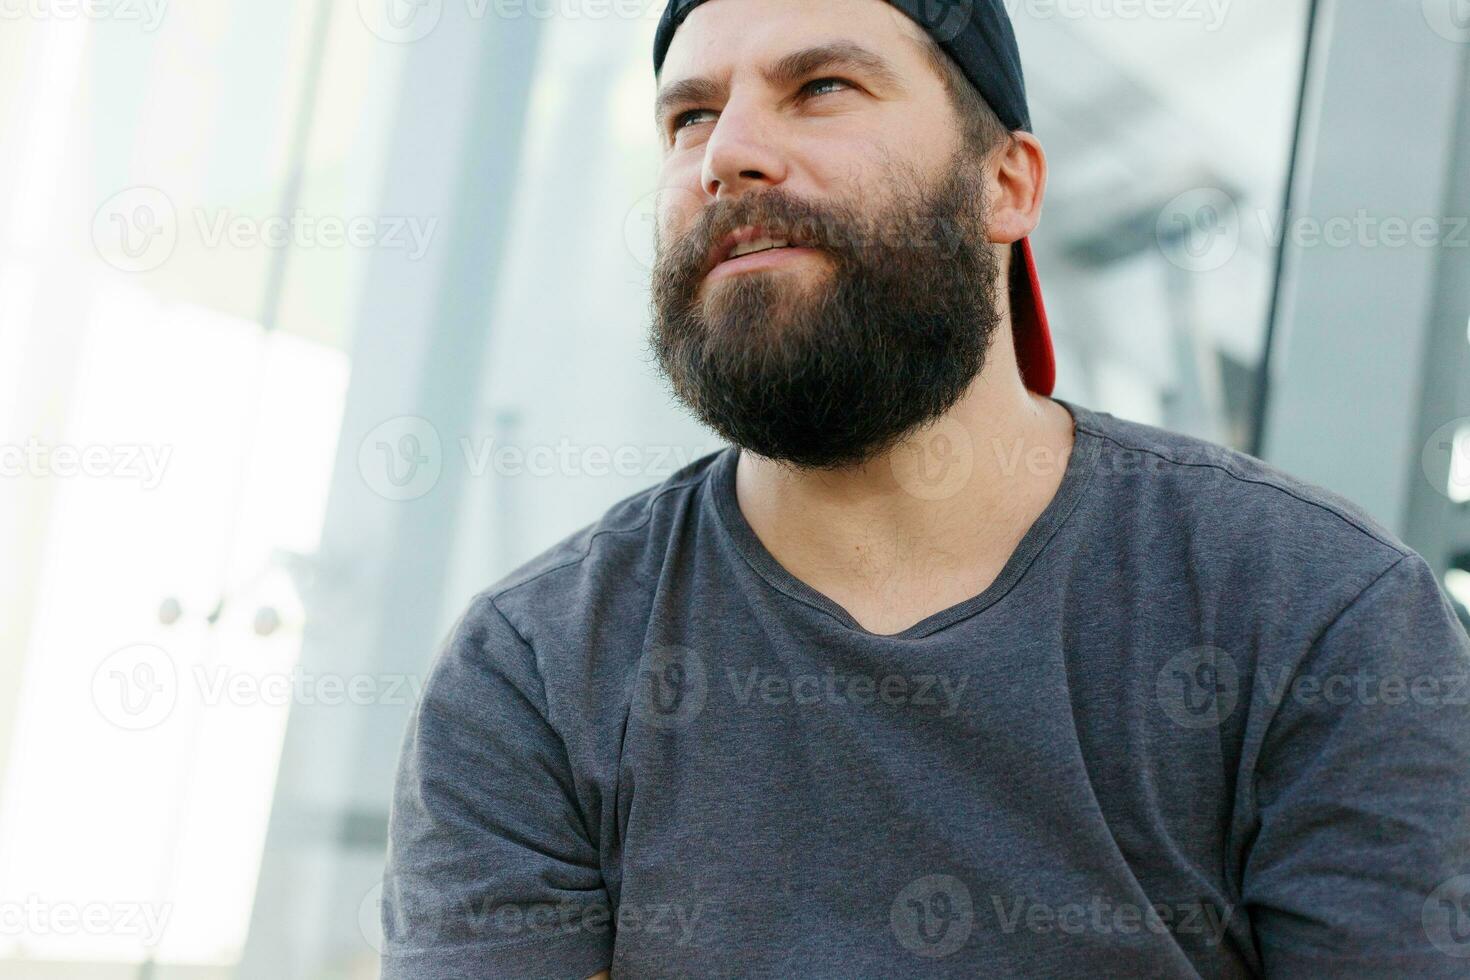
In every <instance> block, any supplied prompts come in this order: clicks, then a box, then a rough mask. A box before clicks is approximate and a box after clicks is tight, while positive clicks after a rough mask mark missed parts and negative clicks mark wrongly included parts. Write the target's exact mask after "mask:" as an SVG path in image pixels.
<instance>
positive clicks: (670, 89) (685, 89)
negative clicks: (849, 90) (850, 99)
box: [653, 41, 903, 121]
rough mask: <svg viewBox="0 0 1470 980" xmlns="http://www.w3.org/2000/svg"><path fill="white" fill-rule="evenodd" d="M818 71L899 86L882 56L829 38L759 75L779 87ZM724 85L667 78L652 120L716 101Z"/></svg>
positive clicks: (778, 61)
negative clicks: (861, 76) (860, 76)
mask: <svg viewBox="0 0 1470 980" xmlns="http://www.w3.org/2000/svg"><path fill="white" fill-rule="evenodd" d="M819 71H851V72H857V73H860V74H867V75H870V76H872V77H873V78H876V79H877V80H878V81H879V82H880V83H882V84H884V85H887V86H889V87H891V88H899V89H901V88H903V81H902V79H901V78H900V77H899V74H898V72H897V71H896V70H895V69H894V68H893V66H892V65H890V64H889V63H888V61H887V60H886V59H884V58H883V56H881V55H879V54H875V53H874V52H872V51H869V50H868V49H867V48H865V47H863V46H862V45H860V44H855V43H854V42H852V41H832V42H830V43H828V44H818V45H815V46H813V47H810V48H802V49H801V50H800V51H793V52H791V53H790V54H786V55H782V56H781V57H780V58H778V59H776V60H775V61H774V62H772V63H771V64H770V65H767V66H766V67H765V68H762V69H761V78H763V79H764V80H765V82H766V84H768V85H770V86H772V87H773V88H781V87H784V86H786V85H789V84H792V83H793V82H797V81H800V80H801V79H802V78H805V77H806V76H808V75H812V74H815V73H816V72H819ZM728 89H729V85H728V84H727V83H725V82H719V81H716V80H714V79H712V78H704V77H695V78H681V79H680V80H679V81H677V82H670V83H669V84H668V85H666V86H664V87H663V88H662V89H661V90H660V91H659V93H658V98H657V99H655V100H654V107H653V117H654V119H655V121H662V120H663V118H664V116H665V115H666V114H667V113H668V112H669V110H670V109H671V108H672V107H674V106H676V105H688V104H693V103H699V102H717V101H719V99H720V98H721V97H722V96H724V95H725V94H726V93H727V90H728Z"/></svg>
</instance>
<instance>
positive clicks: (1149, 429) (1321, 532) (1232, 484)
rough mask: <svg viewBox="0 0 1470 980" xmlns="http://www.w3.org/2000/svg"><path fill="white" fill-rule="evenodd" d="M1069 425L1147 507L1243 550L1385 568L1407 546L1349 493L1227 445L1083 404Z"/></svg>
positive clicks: (1118, 483)
mask: <svg viewBox="0 0 1470 980" xmlns="http://www.w3.org/2000/svg"><path fill="white" fill-rule="evenodd" d="M1078 426H1079V428H1081V429H1084V430H1086V431H1087V432H1089V433H1090V434H1091V435H1093V436H1095V437H1097V438H1098V439H1099V440H1100V442H1101V447H1100V450H1099V458H1098V463H1097V466H1098V469H1099V471H1100V472H1101V474H1102V475H1103V476H1104V477H1105V478H1108V477H1111V478H1112V479H1113V480H1114V481H1115V487H1116V488H1118V489H1119V490H1120V491H1123V492H1132V493H1134V494H1137V497H1136V498H1135V499H1134V500H1133V501H1132V503H1134V504H1136V505H1137V506H1139V507H1142V508H1145V509H1154V510H1156V511H1157V513H1156V514H1154V515H1153V516H1156V517H1161V518H1168V519H1172V520H1176V521H1179V522H1182V523H1183V524H1184V525H1185V526H1187V527H1190V528H1194V529H1198V530H1203V531H1213V532H1214V533H1215V534H1216V535H1218V536H1219V537H1220V538H1221V540H1226V541H1231V542H1234V543H1235V544H1236V545H1237V546H1239V547H1241V548H1246V549H1252V550H1257V551H1259V550H1273V551H1282V550H1285V551H1292V550H1296V549H1302V552H1301V559H1302V560H1303V561H1310V560H1313V559H1314V558H1315V559H1322V558H1327V557H1332V558H1335V559H1338V560H1343V561H1348V562H1351V563H1353V564H1366V565H1369V566H1377V567H1379V568H1380V570H1381V569H1382V568H1387V567H1389V566H1391V565H1393V564H1395V563H1397V562H1398V561H1399V560H1400V559H1402V558H1404V557H1406V556H1408V555H1411V554H1413V551H1412V549H1410V548H1409V547H1408V546H1407V545H1406V544H1404V542H1403V541H1402V540H1400V539H1399V538H1398V537H1397V536H1396V535H1395V534H1394V533H1393V532H1392V531H1390V530H1389V529H1388V528H1386V527H1385V526H1384V525H1383V524H1382V523H1381V522H1380V521H1378V520H1377V519H1376V518H1374V517H1373V516H1372V515H1371V514H1369V513H1368V512H1367V511H1365V510H1364V509H1363V508H1361V507H1360V506H1358V505H1357V504H1355V503H1354V502H1353V501H1351V500H1349V499H1347V498H1346V497H1344V496H1342V495H1341V494H1338V493H1336V492H1334V491H1332V490H1329V489H1327V488H1326V487H1322V486H1318V485H1316V484H1313V483H1310V482H1308V481H1306V480H1303V479H1301V478H1299V477H1296V476H1293V475H1292V474H1290V473H1288V472H1286V471H1285V470H1282V469H1280V468H1278V467H1276V466H1274V465H1272V464H1270V463H1268V462H1266V461H1264V460H1261V459H1258V458H1256V457H1255V456H1251V455H1249V454H1248V453H1244V452H1241V451H1239V450H1236V449H1232V448H1230V447H1228V446H1225V445H1221V444H1219V443H1216V442H1212V441H1210V440H1208V439H1202V438H1199V437H1196V436H1190V435H1186V434H1184V433H1180V432H1174V431H1171V430H1168V429H1163V428H1159V427H1157V426H1152V425H1147V424H1144V423H1140V422H1132V421H1127V420H1124V419H1120V418H1117V417H1115V416H1113V415H1110V414H1108V413H1106V412H1100V411H1096V410H1088V409H1083V410H1082V411H1081V413H1080V416H1079V418H1078Z"/></svg>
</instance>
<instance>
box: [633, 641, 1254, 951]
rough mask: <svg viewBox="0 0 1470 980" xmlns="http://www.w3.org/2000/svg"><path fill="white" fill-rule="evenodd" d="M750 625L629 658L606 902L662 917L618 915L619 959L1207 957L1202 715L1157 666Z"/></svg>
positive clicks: (1215, 928)
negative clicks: (1119, 676) (1184, 714)
mask: <svg viewBox="0 0 1470 980" xmlns="http://www.w3.org/2000/svg"><path fill="white" fill-rule="evenodd" d="M770 639H771V638H770V637H769V636H768V637H765V638H764V639H763V640H761V641H756V640H755V638H754V637H751V638H749V641H748V642H744V643H742V642H739V641H738V640H737V641H736V642H731V643H728V644H726V645H723V646H718V647H715V646H710V645H708V644H699V645H695V644H697V643H698V640H697V639H695V640H694V643H672V644H662V645H660V646H658V647H657V648H656V649H654V650H651V651H650V654H649V655H647V656H645V657H644V658H643V660H642V663H641V666H640V670H639V675H638V679H637V683H636V686H635V694H634V697H633V703H632V706H631V708H630V712H629V719H628V726H627V734H626V738H625V740H624V744H623V749H622V754H621V757H620V760H619V768H618V773H619V775H618V786H617V789H616V792H615V794H614V795H615V796H616V798H617V799H618V801H619V805H618V808H617V815H616V830H615V836H616V840H617V842H618V846H617V849H616V851H617V868H616V870H615V872H614V873H613V874H612V877H613V879H614V880H615V881H616V882H617V891H618V901H619V903H620V904H621V905H623V906H625V907H626V908H628V909H632V910H639V911H644V912H648V913H649V914H650V916H652V917H657V916H660V915H661V916H662V917H663V919H664V921H666V922H674V923H677V922H680V921H682V922H683V923H684V927H683V928H682V929H681V930H679V931H668V932H665V933H662V934H660V935H659V936H657V937H655V935H654V934H653V932H652V931H651V929H650V926H649V923H645V924H644V927H643V928H642V929H641V930H640V929H637V928H633V929H628V930H627V931H625V932H624V933H620V937H623V938H620V943H625V945H623V946H622V947H621V948H622V949H623V950H624V953H623V954H621V955H624V956H625V957H627V958H629V959H628V965H629V966H633V965H634V961H635V960H636V957H637V956H638V955H639V952H638V951H640V950H643V951H646V952H647V953H648V954H649V955H653V954H654V952H655V951H658V955H660V956H667V955H670V954H671V953H674V954H677V955H680V956H686V955H687V956H693V957H696V959H697V958H698V954H697V953H696V952H695V950H697V949H701V948H712V949H731V948H740V947H741V946H742V945H743V946H744V947H745V948H747V950H748V952H749V954H750V956H751V957H754V960H755V961H759V962H763V963H769V964H775V963H776V962H777V961H778V960H779V958H780V956H781V955H782V954H781V950H788V952H789V951H790V950H792V949H801V950H804V951H805V952H804V953H802V955H805V956H820V955H826V954H825V953H820V949H821V947H822V945H823V944H824V943H835V944H836V945H837V946H839V947H840V948H841V949H842V950H845V951H846V952H845V955H846V956H847V957H848V958H849V959H848V965H849V967H851V970H850V971H849V972H848V973H846V974H845V975H853V976H856V975H869V974H867V973H865V970H866V968H859V967H858V966H857V965H856V964H860V963H863V962H868V963H870V964H871V967H872V975H876V974H877V973H881V972H883V971H884V970H888V971H889V972H892V971H893V970H895V969H897V970H899V972H901V973H902V972H904V970H903V969H902V965H903V964H905V963H907V964H909V965H910V966H911V967H914V968H915V970H911V971H909V972H918V973H924V972H926V971H929V972H935V971H937V972H936V975H944V974H945V971H946V970H947V969H950V968H954V969H955V970H956V971H957V972H956V974H955V975H974V970H976V969H984V970H989V971H994V970H1000V971H1001V972H1006V971H1008V970H1015V971H1017V972H1025V971H1030V970H1033V969H1035V968H1043V967H1047V966H1050V967H1055V968H1057V969H1063V968H1065V967H1066V966H1067V965H1068V964H1070V965H1071V966H1073V967H1077V966H1079V965H1081V964H1082V963H1084V962H1087V963H1092V964H1093V965H1094V967H1095V965H1096V963H1098V962H1107V961H1108V957H1110V956H1119V957H1123V960H1120V961H1119V962H1120V963H1121V962H1123V961H1124V960H1126V961H1127V962H1129V963H1131V964H1133V966H1134V967H1135V968H1136V967H1137V966H1138V964H1140V963H1148V962H1155V961H1156V962H1157V963H1160V964H1173V966H1172V967H1171V968H1165V969H1163V972H1162V973H1160V974H1158V975H1189V973H1188V969H1189V967H1188V964H1189V962H1190V959H1189V957H1188V956H1186V955H1185V954H1184V953H1183V952H1181V949H1184V948H1187V947H1190V946H1191V944H1192V945H1193V946H1194V947H1196V948H1197V949H1199V950H1203V951H1204V954H1202V955H1205V954H1208V955H1215V956H1219V955H1222V954H1220V953H1219V949H1220V947H1221V946H1222V944H1224V943H1225V941H1226V933H1227V932H1228V930H1229V927H1230V919H1231V916H1232V914H1233V912H1234V910H1233V904H1234V903H1233V901H1232V899H1231V898H1230V889H1229V886H1228V883H1227V882H1225V881H1223V880H1222V876H1221V873H1220V869H1221V867H1222V864H1223V854H1224V851H1225V846H1226V845H1225V838H1226V836H1227V826H1226V825H1227V823H1228V819H1229V815H1228V811H1229V800H1228V798H1227V796H1228V785H1227V780H1225V779H1224V778H1223V775H1222V772H1223V770H1222V763H1221V756H1220V750H1219V733H1218V732H1213V733H1211V732H1209V731H1208V730H1203V731H1202V730H1201V729H1200V728H1198V727H1195V728H1190V727H1188V726H1186V725H1180V724H1178V723H1177V722H1175V721H1174V720H1172V719H1171V718H1170V717H1169V712H1167V711H1165V710H1164V708H1163V707H1162V706H1161V704H1160V702H1159V696H1160V695H1159V692H1158V683H1157V677H1151V678H1149V679H1148V680H1149V683H1147V684H1143V683H1137V684H1123V685H1118V684H1116V683H1113V684H1100V683H1093V682H1091V681H1090V680H1089V677H1098V678H1100V677H1101V676H1103V673H1102V672H1104V671H1106V670H1107V666H1106V664H1105V663H1103V661H1106V660H1108V659H1114V660H1116V659H1117V658H1118V656H1119V654H1118V653H1117V652H1114V653H1111V654H1110V653H1107V652H1099V651H1098V650H1097V649H1095V648H1094V649H1093V650H1092V651H1090V652H1084V651H1078V650H1073V651H1071V654H1072V655H1069V651H1068V650H1066V649H1065V646H1064V645H1063V644H1060V643H1048V642H1045V641H1040V640H1037V641H1032V642H1022V641H1016V640H1014V639H1010V640H1008V641H1006V642H999V641H997V640H996V638H994V637H990V638H987V637H985V636H984V635H982V634H981V633H979V632H978V631H977V632H976V633H975V634H974V635H973V636H971V637H970V639H969V641H968V642H964V641H958V640H955V639H953V638H951V640H950V641H949V642H945V643H931V644H910V645H908V647H907V649H905V650H904V655H903V656H895V655H894V652H893V650H894V648H893V647H891V646H885V645H881V644H872V643H867V642H862V643H856V644H853V643H846V642H842V641H839V640H835V639H832V638H827V639H823V638H821V637H806V638H805V640H806V642H801V641H800V640H798V639H797V638H796V637H795V636H791V637H786V638H784V642H774V643H773V642H770ZM987 639H988V642H987ZM1078 654H1083V655H1085V657H1086V658H1087V659H1089V660H1090V661H1091V670H1090V671H1089V670H1083V669H1081V666H1080V665H1079V664H1078V662H1077V655H1078ZM1094 672H1095V673H1094ZM1155 673H1157V672H1155ZM1159 719H1162V720H1163V725H1164V726H1165V727H1160V720H1159ZM610 829H611V828H610ZM635 914H636V912H635ZM649 921H650V922H651V921H652V918H650V920H649ZM1180 930H1182V933H1181V932H1180ZM679 936H684V937H687V941H686V942H684V943H681V942H680V941H679V938H678V937H679ZM841 936H847V937H849V938H848V939H846V940H841V939H839V938H838V937H841ZM803 937H805V938H803ZM853 937H857V938H853ZM670 944H672V945H670ZM686 946H688V947H689V948H687V949H686V948H685V947H686ZM1040 949H1051V950H1052V951H1053V953H1055V955H1057V956H1060V957H1061V959H1058V960H1056V961H1055V962H1049V963H1043V962H1041V961H1039V960H1034V957H1036V956H1037V955H1038V950H1040ZM1211 950H1213V951H1214V952H1213V953H1211ZM790 955H797V954H796V953H794V952H793V953H790ZM834 955H835V954H834ZM1047 955H1051V954H1047ZM773 958H774V959H773ZM1028 958H1032V959H1028ZM1227 958H1228V957H1227ZM691 962H692V961H691ZM793 962H796V961H793ZM800 962H806V963H810V962H815V961H814V960H810V959H806V960H801V961H800ZM709 965H710V964H708V963H705V964H703V966H705V967H707V966H709ZM772 969H773V970H776V972H780V971H779V970H777V969H776V967H775V966H774V965H773V966H772ZM1171 970H1172V972H1171ZM1181 971H1183V972H1181ZM695 972H700V971H699V970H695ZM753 972H754V973H759V972H760V971H759V970H753ZM1143 975H1148V974H1146V973H1145V974H1143Z"/></svg>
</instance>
